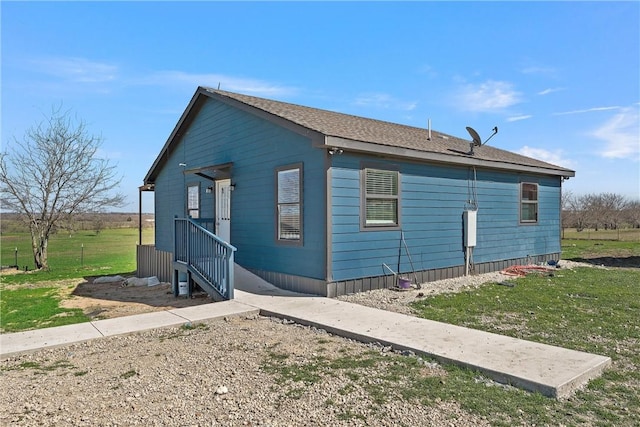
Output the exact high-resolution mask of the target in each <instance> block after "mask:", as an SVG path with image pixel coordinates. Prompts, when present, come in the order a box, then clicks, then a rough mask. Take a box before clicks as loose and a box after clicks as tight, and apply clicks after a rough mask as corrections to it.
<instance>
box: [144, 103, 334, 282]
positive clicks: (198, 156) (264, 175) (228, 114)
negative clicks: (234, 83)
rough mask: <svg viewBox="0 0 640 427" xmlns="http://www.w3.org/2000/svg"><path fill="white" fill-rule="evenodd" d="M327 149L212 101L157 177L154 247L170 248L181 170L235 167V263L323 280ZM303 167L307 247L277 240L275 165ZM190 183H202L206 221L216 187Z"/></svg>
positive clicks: (192, 178) (180, 211)
mask: <svg viewBox="0 0 640 427" xmlns="http://www.w3.org/2000/svg"><path fill="white" fill-rule="evenodd" d="M323 153H324V151H323V150H319V149H316V148H312V144H311V141H310V139H309V138H306V137H303V136H301V135H299V134H297V133H295V132H293V131H290V130H288V129H285V128H283V127H280V126H277V125H275V124H273V123H271V122H269V121H267V120H264V119H261V118H259V117H257V116H254V115H252V114H249V113H247V112H244V111H242V110H238V109H236V108H233V107H230V106H228V105H226V104H224V103H221V102H217V101H215V100H211V99H209V100H207V101H206V102H205V103H204V105H203V106H202V107H201V109H200V110H199V111H198V113H197V115H196V116H195V118H194V119H193V122H192V123H191V124H190V125H189V126H188V129H187V130H186V132H185V134H184V136H183V137H182V138H181V140H180V142H179V144H177V145H176V148H175V149H174V150H173V152H172V153H170V157H169V160H168V161H167V163H166V164H165V166H164V167H163V169H162V170H161V172H160V173H159V174H158V177H157V179H156V190H155V203H156V208H155V211H156V247H157V248H158V249H160V250H166V251H172V245H173V234H172V233H173V232H172V231H171V230H172V229H173V225H172V224H173V218H174V216H180V217H182V216H184V191H185V190H184V184H183V176H182V168H181V167H180V166H179V163H181V162H183V163H186V164H187V166H186V169H194V168H199V167H206V166H212V165H219V164H224V163H230V162H232V163H233V167H232V169H231V179H232V183H233V184H234V185H235V189H234V191H233V192H232V193H231V243H232V244H233V245H234V246H236V247H237V248H238V251H237V252H236V256H235V259H236V262H237V263H238V264H240V265H242V266H244V267H247V268H255V269H260V270H265V271H277V272H281V273H286V274H292V275H299V276H304V277H311V278H316V279H324V278H325V277H326V238H325V236H326V221H325V213H326V207H325V196H324V195H325V194H326V193H325V192H326V190H325V166H324V155H323ZM296 163H303V168H304V176H303V215H304V218H303V226H304V230H303V239H304V245H303V246H297V247H290V246H283V245H279V244H277V243H276V240H275V235H276V233H275V226H276V222H275V217H274V215H275V175H274V171H275V169H276V167H279V166H284V165H289V164H296ZM185 180H186V182H187V184H188V183H191V182H197V181H198V180H201V185H200V188H201V194H200V202H201V216H202V217H208V218H213V216H214V197H215V191H214V192H212V193H209V194H207V193H206V192H205V189H206V187H207V186H210V185H213V182H211V181H208V180H206V179H202V178H199V177H197V176H196V175H187V176H186V178H185Z"/></svg>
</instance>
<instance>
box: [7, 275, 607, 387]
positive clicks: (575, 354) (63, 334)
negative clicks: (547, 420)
mask: <svg viewBox="0 0 640 427" xmlns="http://www.w3.org/2000/svg"><path fill="white" fill-rule="evenodd" d="M235 280H236V290H235V300H233V301H225V302H218V303H211V304H203V305H199V306H194V307H187V308H180V309H174V310H167V311H162V312H155V313H148V314H140V315H136V316H129V317H120V318H116V319H107V320H98V321H94V322H90V323H81V324H76V325H69V326H61V327H57V328H47V329H39V330H34V331H26V332H19V333H14V334H3V335H0V357H2V358H5V357H8V356H11V355H15V354H20V353H23V352H28V351H33V350H37V349H39V348H44V347H52V346H59V345H65V344H70V343H74V342H80V341H86V340H90V339H95V338H100V337H104V336H110V335H118V334H126V333H133V332H138V331H142V330H147V329H153V328H161V327H168V326H178V325H182V324H184V323H186V322H197V321H203V320H211V319H216V318H222V317H226V316H233V315H250V314H257V313H260V314H262V315H264V316H276V317H280V318H285V319H290V320H293V321H296V322H298V323H301V324H305V325H310V326H315V327H318V328H322V329H325V330H327V331H328V332H331V333H334V334H336V335H340V336H344V337H348V338H353V339H356V340H359V341H364V342H379V343H380V344H384V345H389V346H392V347H393V348H395V349H402V350H411V351H413V352H415V353H418V354H424V355H427V356H431V357H433V358H435V359H437V360H439V361H441V362H445V363H454V364H457V365H460V366H466V367H469V368H472V369H476V370H478V371H480V372H482V373H484V374H485V375H487V376H488V377H490V378H492V379H494V380H496V381H499V382H502V383H507V384H512V385H514V386H517V387H520V388H523V389H526V390H530V391H537V392H540V393H542V394H544V395H546V396H550V397H557V398H563V397H567V396H569V395H571V394H572V393H573V391H574V390H576V389H577V388H579V387H581V386H582V385H584V384H586V383H587V381H589V380H590V379H592V378H595V377H597V376H599V375H600V374H601V373H602V371H603V370H604V369H605V368H606V367H607V366H609V365H610V363H611V359H610V358H608V357H604V356H599V355H594V354H589V353H584V352H579V351H575V350H568V349H564V348H560V347H554V346H549V345H545V344H539V343H534V342H531V341H525V340H519V339H516V338H509V337H505V336H502V335H497V334H492V333H488V332H482V331H477V330H474V329H469V328H464V327H459V326H453V325H449V324H446V323H440V322H434V321H431V320H426V319H419V318H416V317H411V316H406V315H402V314H398V313H393V312H389V311H385V310H378V309H374V308H369V307H364V306H361V305H357V304H352V303H348V302H344V301H338V300H335V299H329V298H323V297H313V296H309V295H304V294H297V293H294V292H289V291H282V290H280V289H278V288H276V287H274V286H273V285H271V284H269V283H267V282H265V281H264V280H262V279H260V278H258V277H256V276H254V275H253V274H251V273H249V272H248V271H246V270H244V269H242V268H240V267H237V268H236V270H235Z"/></svg>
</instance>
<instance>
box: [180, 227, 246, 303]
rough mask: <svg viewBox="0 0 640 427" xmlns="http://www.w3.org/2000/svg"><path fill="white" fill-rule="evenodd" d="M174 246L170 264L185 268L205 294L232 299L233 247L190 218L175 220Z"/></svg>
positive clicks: (234, 249)
mask: <svg viewBox="0 0 640 427" xmlns="http://www.w3.org/2000/svg"><path fill="white" fill-rule="evenodd" d="M174 242H175V243H174V252H173V253H174V261H176V262H179V263H182V264H184V265H186V266H187V268H188V270H189V272H190V273H191V275H192V278H193V279H194V280H195V281H196V282H197V283H198V284H199V285H200V286H201V287H203V288H209V289H204V290H205V291H207V292H208V293H209V294H211V292H210V291H211V290H213V291H215V292H217V293H218V294H219V295H220V296H221V297H222V298H224V299H233V262H234V253H235V251H236V248H235V247H233V246H232V245H230V244H229V243H227V242H225V241H223V240H222V239H220V238H219V237H218V236H216V235H215V234H213V233H212V232H211V231H209V230H207V229H206V228H204V227H202V226H201V225H199V224H198V223H196V221H194V220H192V219H190V218H176V219H175V240H174Z"/></svg>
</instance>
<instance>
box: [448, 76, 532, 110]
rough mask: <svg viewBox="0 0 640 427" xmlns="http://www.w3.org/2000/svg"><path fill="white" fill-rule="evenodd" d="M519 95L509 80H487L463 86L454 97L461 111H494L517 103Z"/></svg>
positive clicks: (519, 98) (519, 100) (519, 99)
mask: <svg viewBox="0 0 640 427" xmlns="http://www.w3.org/2000/svg"><path fill="white" fill-rule="evenodd" d="M520 96H521V94H520V93H519V92H517V91H515V90H514V89H513V85H512V84H511V83H509V82H501V81H494V80H487V81H486V82H484V83H480V84H467V85H465V86H463V87H462V88H460V90H459V91H458V93H457V94H456V97H455V98H456V102H457V104H458V108H460V109H461V110H463V111H475V112H494V111H501V110H504V109H505V108H507V107H511V106H512V105H515V104H518V103H519V102H521V97H520Z"/></svg>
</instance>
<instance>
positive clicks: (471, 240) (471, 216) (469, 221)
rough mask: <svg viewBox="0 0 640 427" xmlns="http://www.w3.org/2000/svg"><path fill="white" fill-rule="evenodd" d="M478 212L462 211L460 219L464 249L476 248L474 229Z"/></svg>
mask: <svg viewBox="0 0 640 427" xmlns="http://www.w3.org/2000/svg"><path fill="white" fill-rule="evenodd" d="M477 218H478V211H464V212H463V213H462V219H463V222H464V247H465V248H473V247H475V246H476V228H477Z"/></svg>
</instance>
